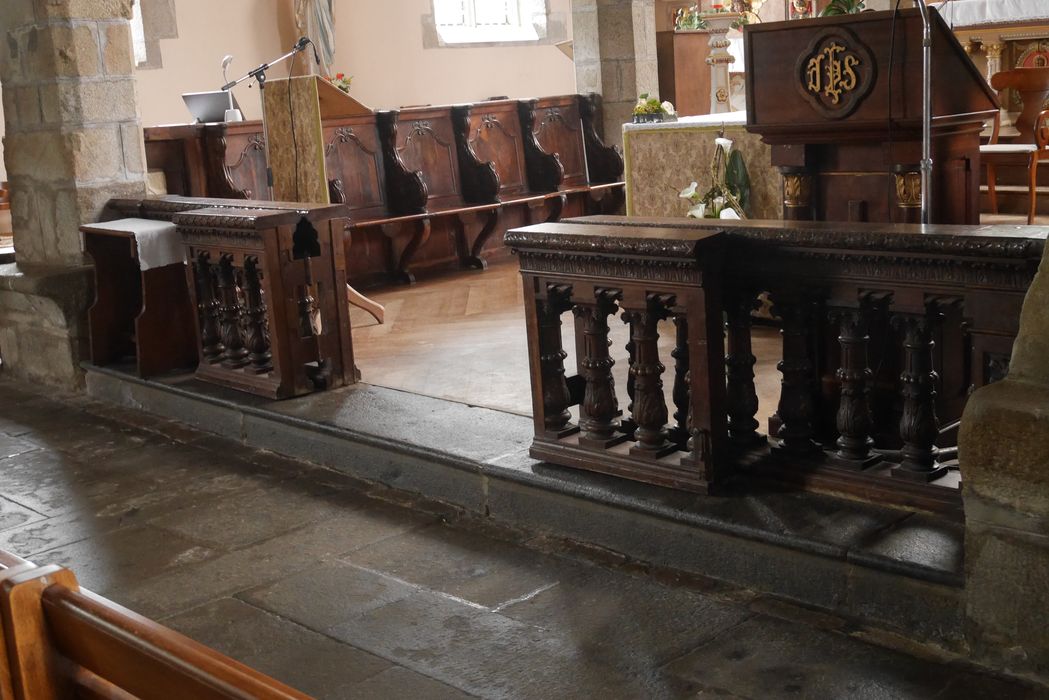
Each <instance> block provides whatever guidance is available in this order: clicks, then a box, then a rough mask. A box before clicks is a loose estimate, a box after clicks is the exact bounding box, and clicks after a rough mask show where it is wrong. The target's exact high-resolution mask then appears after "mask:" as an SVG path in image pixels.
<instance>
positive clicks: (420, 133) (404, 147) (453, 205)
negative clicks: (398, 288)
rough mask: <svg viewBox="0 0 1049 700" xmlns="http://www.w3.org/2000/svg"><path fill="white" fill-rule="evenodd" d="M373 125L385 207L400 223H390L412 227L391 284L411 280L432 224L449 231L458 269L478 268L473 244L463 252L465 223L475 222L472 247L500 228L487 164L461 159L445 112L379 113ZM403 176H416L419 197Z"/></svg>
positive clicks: (431, 109)
mask: <svg viewBox="0 0 1049 700" xmlns="http://www.w3.org/2000/svg"><path fill="white" fill-rule="evenodd" d="M377 120H378V125H379V136H380V139H381V140H382V144H383V154H384V155H385V164H386V169H387V186H388V188H389V194H390V207H391V209H392V210H393V211H394V213H396V214H398V215H399V217H401V218H400V220H394V221H393V222H391V223H397V224H401V223H410V224H411V225H412V226H413V227H414V232H413V235H412V239H411V241H410V242H409V243H408V245H407V246H406V247H405V248H404V250H403V252H402V253H401V255H400V258H399V260H398V263H397V265H396V270H395V278H396V279H397V280H398V281H401V282H413V281H414V280H415V276H414V275H413V274H412V273H411V271H410V270H409V269H408V266H409V265H410V264H411V262H412V259H413V258H414V257H415V255H416V253H417V252H418V251H419V250H420V249H421V248H422V247H423V246H424V245H425V244H426V242H427V241H428V240H429V238H430V234H431V231H432V224H433V222H435V221H439V222H444V223H447V224H449V225H450V226H451V227H452V231H453V234H454V236H455V240H456V246H457V248H458V250H459V258H460V262H461V264H463V265H473V266H483V263H482V262H481V261H480V258H479V257H476V256H473V255H472V254H471V253H472V252H473V251H474V250H475V249H476V244H475V247H474V248H469V247H468V246H467V232H466V227H467V223H468V220H469V219H470V218H473V217H480V219H481V222H482V223H481V231H480V233H478V234H477V237H476V238H475V241H476V240H481V241H482V245H483V241H484V240H487V239H488V238H489V237H490V236H491V234H492V233H493V232H494V231H495V229H496V227H497V225H498V223H499V202H498V200H497V199H495V197H494V196H493V195H492V194H491V193H492V192H493V191H494V189H495V188H496V187H497V183H498V179H497V176H496V174H495V169H494V167H493V166H492V164H490V163H487V162H483V161H480V160H477V159H474V160H464V159H462V158H461V157H460V154H459V149H458V146H457V141H456V135H455V130H454V128H453V123H452V109H451V108H450V107H414V108H411V109H405V110H392V111H386V112H379V113H378V114H377ZM403 171H407V172H410V173H416V174H417V175H418V179H419V181H421V183H422V184H423V189H422V192H420V191H419V190H418V189H417V187H416V185H415V182H414V181H410V180H407V179H406V178H403V177H402V176H401V175H400V174H401V172H403ZM399 178H400V179H399ZM467 184H468V185H469V186H468V187H467V186H465V185H467ZM422 194H425V197H421V196H420V195H422ZM467 251H470V252H467Z"/></svg>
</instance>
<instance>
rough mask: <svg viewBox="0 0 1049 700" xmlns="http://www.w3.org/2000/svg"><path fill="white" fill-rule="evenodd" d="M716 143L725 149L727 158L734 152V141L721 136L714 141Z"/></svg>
mask: <svg viewBox="0 0 1049 700" xmlns="http://www.w3.org/2000/svg"><path fill="white" fill-rule="evenodd" d="M714 143H715V144H717V145H718V146H721V147H722V148H724V149H725V155H726V156H727V155H728V154H729V153H730V152H731V151H732V139H727V138H725V137H724V136H719V137H717V138H716V139H714Z"/></svg>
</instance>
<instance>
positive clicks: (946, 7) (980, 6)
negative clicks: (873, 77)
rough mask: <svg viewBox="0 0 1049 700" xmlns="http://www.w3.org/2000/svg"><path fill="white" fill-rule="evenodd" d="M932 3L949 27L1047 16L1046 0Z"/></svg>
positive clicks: (1047, 0)
mask: <svg viewBox="0 0 1049 700" xmlns="http://www.w3.org/2000/svg"><path fill="white" fill-rule="evenodd" d="M933 7H935V8H936V9H937V10H939V11H940V15H941V16H942V17H943V18H944V20H946V22H947V24H949V25H951V26H953V27H974V26H982V25H993V24H1020V23H1024V22H1034V21H1039V20H1049V0H947V1H946V2H941V3H936V4H935V5H933Z"/></svg>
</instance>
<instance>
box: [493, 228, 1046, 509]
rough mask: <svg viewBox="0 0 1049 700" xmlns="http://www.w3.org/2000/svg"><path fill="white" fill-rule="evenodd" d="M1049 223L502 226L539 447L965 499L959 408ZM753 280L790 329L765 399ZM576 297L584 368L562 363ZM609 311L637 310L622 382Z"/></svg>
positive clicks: (631, 315) (911, 498)
mask: <svg viewBox="0 0 1049 700" xmlns="http://www.w3.org/2000/svg"><path fill="white" fill-rule="evenodd" d="M1047 231H1049V230H1047V229H1038V228H1030V227H1024V228H1017V227H1005V226H1003V227H975V226H972V227H963V226H934V227H927V228H926V229H924V230H923V229H922V228H921V227H917V226H908V225H896V226H893V225H878V224H834V223H821V222H816V223H805V224H800V223H798V222H787V221H763V222H711V223H702V222H686V221H682V220H638V219H614V218H609V217H591V218H586V219H574V220H569V221H566V222H561V223H559V224H547V225H542V226H535V227H530V228H526V229H518V230H515V231H511V232H509V233H508V234H507V236H506V241H507V244H508V245H509V246H510V247H511V248H512V249H513V250H514V251H515V252H516V253H517V254H518V255H519V257H520V260H521V270H522V275H523V277H524V285H525V295H526V300H527V302H528V307H527V319H528V327H529V351H530V356H531V365H532V387H533V405H534V409H535V416H536V437H535V440H534V443H533V448H532V454H533V455H534V456H536V457H537V458H541V459H544V460H547V461H550V462H553V463H558V464H562V465H566V466H573V467H581V468H585V469H592V470H595V471H601V472H606V473H613V474H618V475H622V476H627V477H630V478H634V479H639V480H642V481H647V482H651V483H656V484H662V485H668V486H674V487H678V488H684V489H689V490H694V491H709V490H710V489H712V488H716V487H718V486H721V485H722V484H724V483H727V481H728V480H729V479H730V478H733V477H744V476H747V477H760V478H763V479H773V480H775V481H778V482H787V483H790V484H792V485H796V486H801V487H805V488H813V489H817V490H823V491H832V492H837V493H847V494H852V495H854V496H858V497H861V498H865V499H869V500H877V501H880V502H892V503H896V504H900V505H910V506H915V507H920V508H927V509H932V510H941V511H958V510H959V509H960V498H959V491H958V485H959V473H958V470H957V460H956V459H954V458H955V456H956V449H955V448H954V447H953V442H954V438H955V435H956V427H957V421H958V420H959V419H960V417H961V415H962V410H963V409H964V407H965V402H966V400H967V397H968V395H969V394H970V393H971V392H972V390H973V389H974V388H976V387H979V386H982V385H984V384H986V383H989V382H992V381H995V380H996V379H1000V378H1001V377H1002V376H1004V374H1005V373H1006V372H1007V371H1008V362H1009V356H1010V353H1011V350H1012V343H1013V340H1014V338H1015V336H1016V332H1017V330H1018V325H1019V315H1020V307H1021V305H1022V303H1023V298H1024V295H1025V293H1026V290H1027V287H1028V286H1029V284H1030V282H1031V280H1032V278H1033V276H1034V273H1035V271H1036V269H1037V266H1038V262H1039V260H1040V259H1041V254H1042V249H1043V247H1044V244H1045V238H1046V235H1047ZM762 293H767V294H768V295H769V297H770V298H771V301H772V314H773V316H774V318H775V323H776V325H778V326H779V330H780V335H781V341H782V356H781V359H780V362H779V364H778V370H779V372H780V373H781V390H780V395H779V397H778V399H777V401H776V406H775V411H774V412H773V411H772V410H771V408H772V407H769V406H760V405H759V396H758V391H757V390H756V387H755V376H754V366H755V362H756V358H755V355H754V351H753V348H752V330H753V324H754V316H753V313H752V312H753V310H754V309H755V308H756V307H757V304H758V298H759V295H761V294H762ZM569 311H571V312H573V313H574V314H575V317H576V323H575V334H576V346H577V358H578V359H577V364H578V370H579V372H578V376H565V371H564V367H563V359H564V357H565V353H564V352H563V348H562V347H561V341H560V326H561V323H562V317H563V316H564V314H566V313H567V312H569ZM613 314H620V315H622V317H623V320H624V321H626V322H627V323H629V325H630V329H631V333H630V342H629V343H628V344H627V347H626V350H627V351H628V353H629V358H630V359H629V362H630V372H629V380H628V386H627V387H626V391H625V392H622V391H620V392H618V393H617V392H616V387H615V386H614V384H613V383H612V381H611V375H610V372H609V369H610V367H611V365H612V364H613V363H612V356H611V355H610V354H609V351H608V345H609V342H608V320H609V318H610V317H611V316H612V315H613ZM661 319H672V320H673V321H674V324H675V326H676V329H675V331H674V336H675V337H674V339H673V342H672V343H666V342H664V344H663V347H664V348H665V347H667V346H668V345H669V346H670V347H672V348H674V349H673V351H672V353H671V356H672V359H673V360H674V369H673V370H672V371H670V370H667V372H666V373H667V375H668V381H667V390H664V387H663V383H664V382H663V374H664V365H663V363H664V362H666V364H667V365H669V364H670V362H669V360H667V359H666V358H665V357H660V355H659V352H660V344H659V342H658V341H659V338H658V332H659V330H660V327H659V326H658V321H659V320H661ZM722 322H724V325H722ZM663 329H664V330H665V332H666V333H667V334H668V335H669V333H670V331H669V327H668V326H667V325H666V324H664V325H663ZM626 404H630V405H626ZM668 405H670V406H673V407H674V408H676V411H675V412H674V415H673V419H672V420H671V419H670V418H669V417H668V408H667V406H668ZM574 406H578V408H577V409H576V410H577V412H578V416H579V417H578V420H577V421H575V422H572V421H571V414H570V411H569V409H571V408H572V407H574ZM621 407H625V408H626V411H625V412H621V411H620V408H621ZM762 409H765V410H764V411H763V412H762ZM689 411H691V412H692V413H691V416H690V415H689V413H688V412H689ZM759 416H762V417H765V416H769V418H768V421H767V425H766V426H763V425H761V423H760V422H759V420H758V417H759ZM766 430H767V435H768V436H766Z"/></svg>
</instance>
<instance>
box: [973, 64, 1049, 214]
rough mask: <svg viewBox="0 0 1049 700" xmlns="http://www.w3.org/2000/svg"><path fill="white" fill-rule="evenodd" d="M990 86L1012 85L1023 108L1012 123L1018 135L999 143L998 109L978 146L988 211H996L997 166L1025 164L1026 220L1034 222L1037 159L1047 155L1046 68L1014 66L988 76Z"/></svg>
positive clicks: (1048, 71)
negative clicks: (984, 140) (987, 134)
mask: <svg viewBox="0 0 1049 700" xmlns="http://www.w3.org/2000/svg"><path fill="white" fill-rule="evenodd" d="M991 87H993V88H994V89H995V90H998V91H999V92H1000V91H1002V90H1006V89H1014V90H1016V91H1017V92H1019V93H1020V97H1021V99H1022V100H1023V111H1022V112H1021V113H1020V116H1019V117H1017V119H1016V122H1015V126H1016V129H1017V131H1019V132H1020V133H1019V136H1018V137H1017V139H1016V141H1014V142H1013V143H1005V144H1003V143H999V142H998V136H999V132H1000V131H1001V126H1002V125H1001V113H998V114H996V115H995V117H994V128H993V130H992V131H991V139H990V142H989V143H988V144H987V145H984V146H980V158H981V159H982V160H983V163H984V164H985V165H986V166H987V196H988V199H989V200H990V206H991V212H993V213H995V214H997V213H998V191H997V177H998V167H999V166H1003V165H1004V166H1009V165H1013V166H1024V167H1026V168H1027V198H1028V205H1027V223H1028V224H1033V223H1034V215H1035V209H1036V205H1037V197H1038V163H1039V162H1040V161H1041V160H1046V159H1049V149H1047V144H1049V125H1047V123H1046V120H1047V119H1049V110H1045V109H1042V107H1043V106H1044V105H1045V101H1046V98H1047V97H1049V68H1016V69H1014V70H1007V71H1002V72H1001V73H995V74H994V75H993V76H991Z"/></svg>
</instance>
